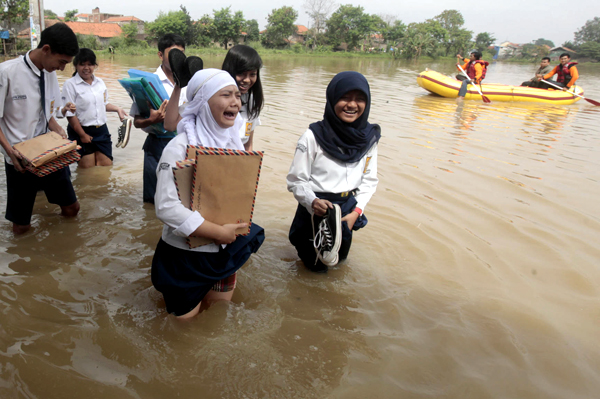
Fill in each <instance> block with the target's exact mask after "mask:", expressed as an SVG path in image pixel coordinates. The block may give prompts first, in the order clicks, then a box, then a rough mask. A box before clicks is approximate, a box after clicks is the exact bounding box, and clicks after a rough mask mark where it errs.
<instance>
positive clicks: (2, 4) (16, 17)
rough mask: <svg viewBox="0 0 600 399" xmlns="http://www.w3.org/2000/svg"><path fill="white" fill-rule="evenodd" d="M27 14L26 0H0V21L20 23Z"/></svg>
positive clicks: (27, 2) (27, 5) (27, 3)
mask: <svg viewBox="0 0 600 399" xmlns="http://www.w3.org/2000/svg"><path fill="white" fill-rule="evenodd" d="M28 16H29V1H28V0H0V21H6V22H8V24H9V26H10V25H12V24H20V23H22V22H23V21H25V19H26V18H27V17H28Z"/></svg>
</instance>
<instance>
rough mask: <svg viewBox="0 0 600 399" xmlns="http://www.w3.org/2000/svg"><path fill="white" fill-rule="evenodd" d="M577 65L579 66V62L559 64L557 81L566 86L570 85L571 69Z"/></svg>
mask: <svg viewBox="0 0 600 399" xmlns="http://www.w3.org/2000/svg"><path fill="white" fill-rule="evenodd" d="M575 65H577V62H567V63H566V64H565V65H560V64H559V65H558V67H557V68H556V75H557V77H556V81H557V82H559V83H564V84H565V85H567V84H569V82H570V81H571V78H572V76H571V71H570V69H571V67H574V66H575Z"/></svg>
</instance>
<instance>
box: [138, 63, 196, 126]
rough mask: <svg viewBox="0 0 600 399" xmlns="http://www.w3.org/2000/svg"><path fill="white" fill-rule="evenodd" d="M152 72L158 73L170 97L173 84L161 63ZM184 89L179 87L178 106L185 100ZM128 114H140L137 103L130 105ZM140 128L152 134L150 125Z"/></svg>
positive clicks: (173, 87)
mask: <svg viewBox="0 0 600 399" xmlns="http://www.w3.org/2000/svg"><path fill="white" fill-rule="evenodd" d="M154 74H155V75H158V77H159V78H160V81H161V82H162V84H163V87H164V88H165V91H166V92H167V95H168V96H169V98H171V96H172V95H173V89H175V85H174V84H173V83H171V81H170V80H169V78H167V75H166V74H165V72H164V71H163V69H162V65H159V66H158V68H156V71H155V72H154ZM186 89H187V87H182V88H181V92H180V93H181V94H180V95H179V106H180V107H181V106H182V105H183V104H185V103H186V102H187V97H186V93H187V92H186ZM129 115H131V116H133V117H135V116H136V115H140V110H139V109H138V107H137V104H136V103H135V102H134V103H133V104H132V105H131V109H130V110H129ZM142 130H143V131H144V132H146V133H152V134H153V133H154V131H153V130H152V128H151V127H147V128H144V129H142Z"/></svg>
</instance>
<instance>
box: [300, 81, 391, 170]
mask: <svg viewBox="0 0 600 399" xmlns="http://www.w3.org/2000/svg"><path fill="white" fill-rule="evenodd" d="M352 90H359V91H361V92H363V93H364V94H365V96H366V97H367V104H366V106H365V110H364V112H363V114H362V115H361V116H360V117H359V118H358V119H357V120H355V121H354V122H352V123H346V122H343V121H342V120H340V118H338V117H337V115H336V114H335V111H334V107H335V105H336V104H337V102H338V101H339V100H340V99H341V98H342V97H343V96H344V94H346V93H348V92H349V91H352ZM326 97H327V103H326V104H325V114H324V115H323V120H322V121H319V122H315V123H313V124H311V125H310V126H309V127H310V130H312V132H313V133H314V135H315V138H316V139H317V143H319V145H320V146H321V147H322V148H323V151H325V152H326V153H327V154H329V155H330V156H332V157H334V158H335V159H338V160H340V161H342V162H347V163H353V162H358V161H359V160H360V159H361V158H362V157H363V156H364V155H365V154H366V153H367V151H369V150H370V149H371V147H372V146H373V144H375V143H377V142H378V141H379V139H380V138H381V128H380V127H379V125H374V124H370V123H369V121H368V119H369V110H370V109H371V90H370V89H369V82H367V79H366V78H365V77H364V76H363V75H362V74H360V73H358V72H353V71H346V72H340V73H338V74H337V75H335V76H334V77H333V79H331V82H329V85H328V86H327V92H326Z"/></svg>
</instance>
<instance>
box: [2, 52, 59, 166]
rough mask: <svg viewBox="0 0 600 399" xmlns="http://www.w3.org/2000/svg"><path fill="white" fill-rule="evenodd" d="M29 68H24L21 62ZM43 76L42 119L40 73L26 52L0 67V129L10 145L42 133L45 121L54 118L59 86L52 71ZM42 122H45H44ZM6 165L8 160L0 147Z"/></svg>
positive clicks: (57, 104)
mask: <svg viewBox="0 0 600 399" xmlns="http://www.w3.org/2000/svg"><path fill="white" fill-rule="evenodd" d="M24 59H25V61H27V64H28V65H29V66H30V67H31V69H29V68H28V67H27V65H25V61H24ZM41 73H44V74H45V75H44V83H45V85H44V87H45V97H46V104H45V106H46V117H45V118H44V113H43V111H42V105H41V102H42V101H41V95H42V94H41V93H40V78H39V76H40V70H39V69H38V68H37V67H36V66H35V65H34V63H33V62H31V58H29V52H28V53H27V54H26V55H25V57H23V56H19V57H17V58H15V59H12V60H9V61H5V62H3V63H1V64H0V129H2V132H3V133H4V136H5V137H6V140H8V143H9V144H10V145H11V146H14V145H15V144H17V143H20V142H22V141H25V140H29V139H32V138H34V137H36V136H39V135H40V134H43V133H46V122H48V121H49V120H50V118H52V116H54V114H55V113H56V111H57V110H58V108H59V103H60V86H59V85H58V79H57V78H56V72H46V71H44V70H42V71H41ZM44 119H45V120H44ZM0 151H2V154H3V155H4V159H5V160H6V162H8V163H9V164H11V165H12V161H11V159H10V157H9V156H8V155H7V154H6V151H4V147H2V146H0Z"/></svg>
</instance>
